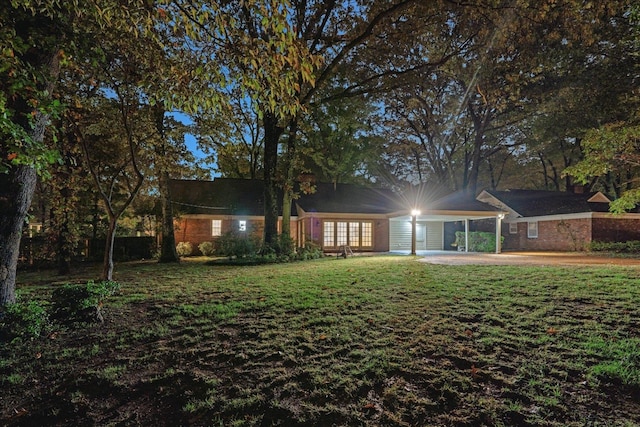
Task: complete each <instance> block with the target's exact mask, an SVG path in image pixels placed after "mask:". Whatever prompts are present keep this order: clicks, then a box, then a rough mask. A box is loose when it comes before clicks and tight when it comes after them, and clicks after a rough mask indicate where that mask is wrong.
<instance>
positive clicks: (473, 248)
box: [454, 231, 504, 252]
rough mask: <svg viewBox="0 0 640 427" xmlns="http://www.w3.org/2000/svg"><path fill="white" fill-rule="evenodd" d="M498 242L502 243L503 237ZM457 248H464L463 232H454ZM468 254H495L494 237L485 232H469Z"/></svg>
mask: <svg viewBox="0 0 640 427" xmlns="http://www.w3.org/2000/svg"><path fill="white" fill-rule="evenodd" d="M500 241H501V242H504V236H500ZM454 244H455V245H456V246H457V247H464V244H465V238H464V231H456V241H455V243H454ZM467 250H468V251H469V252H495V251H496V235H495V234H493V233H488V232H485V231H471V232H469V247H468V248H467Z"/></svg>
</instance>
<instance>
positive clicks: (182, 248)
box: [176, 242, 193, 256]
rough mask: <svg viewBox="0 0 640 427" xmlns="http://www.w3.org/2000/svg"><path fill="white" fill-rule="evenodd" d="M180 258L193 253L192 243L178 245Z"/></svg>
mask: <svg viewBox="0 0 640 427" xmlns="http://www.w3.org/2000/svg"><path fill="white" fill-rule="evenodd" d="M176 252H177V253H178V256H189V255H191V254H192V253H193V245H192V244H191V242H180V243H178V244H177V245H176Z"/></svg>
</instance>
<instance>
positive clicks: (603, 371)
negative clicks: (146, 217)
mask: <svg viewBox="0 0 640 427" xmlns="http://www.w3.org/2000/svg"><path fill="white" fill-rule="evenodd" d="M96 275H97V270H95V271H93V270H88V271H85V272H83V273H80V274H78V275H76V276H74V277H69V278H63V279H61V278H59V277H55V276H53V275H50V274H49V273H22V274H19V281H20V282H21V283H20V286H19V289H20V291H21V292H22V294H23V295H24V296H27V297H37V298H41V299H44V300H47V299H48V298H49V296H50V294H51V292H52V291H53V290H54V289H55V288H56V287H59V286H61V285H62V284H63V283H66V282H74V283H76V282H82V281H85V282H86V280H87V279H91V278H94V277H95V276H96ZM115 279H116V280H117V281H119V282H120V283H121V285H122V287H121V290H120V291H119V293H118V294H116V295H115V296H113V297H111V298H110V299H109V300H107V301H106V304H105V306H104V308H103V314H104V318H105V322H104V323H103V324H97V323H96V324H90V325H83V324H79V323H76V324H72V325H62V324H59V323H58V324H53V326H52V328H51V329H50V330H48V331H47V333H46V334H45V335H44V336H42V337H40V338H37V339H34V340H28V339H26V340H22V341H16V342H13V343H3V344H1V345H2V349H1V351H2V357H1V360H0V378H1V381H2V384H1V387H2V394H1V397H0V410H1V413H0V415H1V416H0V420H1V421H2V423H3V424H8V425H25V426H26V425H28V426H32V425H137V424H138V425H166V426H175V425H216V426H217V425H222V426H232V425H238V426H245V425H246V426H272V425H273V426H296V425H300V426H303V425H304V426H313V425H322V426H325V425H327V426H329V425H337V426H358V425H363V426H379V425H381V426H431V425H442V426H476V425H487V426H496V425H498V426H499V425H505V426H507V425H541V426H542V425H544V426H549V425H551V426H554V425H555V426H585V425H590V426H591V425H592V426H605V425H611V426H614V425H628V426H631V425H637V424H638V423H640V399H639V398H638V396H640V268H637V267H636V268H634V267H621V266H603V267H579V266H575V267H574V266H564V267H532V266H473V265H460V266H447V265H429V264H424V263H419V262H416V261H415V259H414V258H411V257H406V256H405V257H400V256H378V257H353V258H348V259H346V260H345V259H335V258H329V259H322V260H318V261H309V262H304V263H292V264H282V265H264V266H255V267H229V266H210V265H205V264H204V262H202V261H199V260H195V261H188V262H183V263H182V264H181V265H178V266H170V265H158V264H156V263H153V262H144V263H130V264H121V265H118V266H117V269H116V274H115Z"/></svg>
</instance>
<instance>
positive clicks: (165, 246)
mask: <svg viewBox="0 0 640 427" xmlns="http://www.w3.org/2000/svg"><path fill="white" fill-rule="evenodd" d="M153 113H154V121H155V125H156V130H157V131H158V134H159V135H160V143H159V144H158V145H156V154H157V156H158V159H157V160H156V164H157V165H158V191H159V192H160V204H161V205H162V236H161V240H160V259H159V260H158V261H159V262H162V263H169V262H180V257H179V256H178V251H177V250H176V236H175V232H174V229H173V208H172V206H171V191H170V189H169V181H170V176H169V172H168V170H167V164H166V161H167V159H166V156H167V150H166V146H165V144H166V141H167V139H166V132H165V127H164V114H165V110H164V107H163V106H162V103H161V102H158V103H156V106H155V108H154V110H153Z"/></svg>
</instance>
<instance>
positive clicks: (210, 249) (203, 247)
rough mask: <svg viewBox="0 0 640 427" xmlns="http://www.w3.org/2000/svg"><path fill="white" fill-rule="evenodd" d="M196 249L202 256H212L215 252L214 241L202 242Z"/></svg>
mask: <svg viewBox="0 0 640 427" xmlns="http://www.w3.org/2000/svg"><path fill="white" fill-rule="evenodd" d="M198 249H199V250H200V252H202V255H204V256H213V255H215V253H216V245H215V243H214V242H202V243H200V244H199V245H198Z"/></svg>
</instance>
